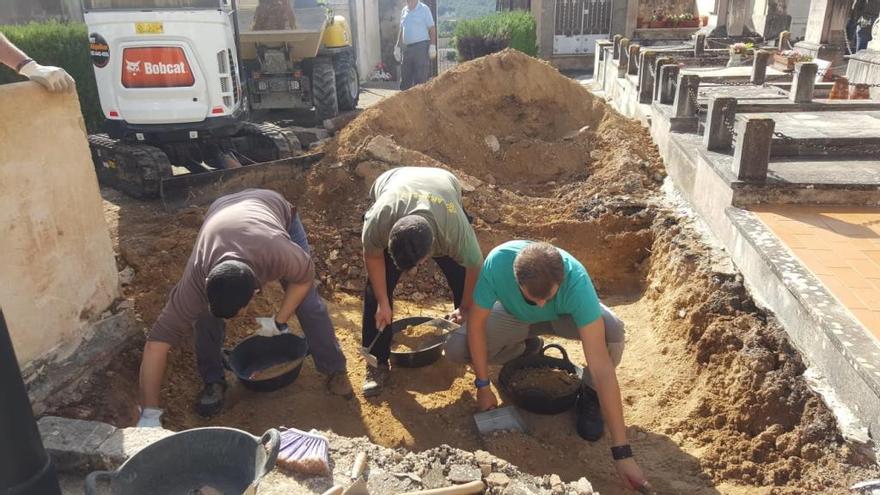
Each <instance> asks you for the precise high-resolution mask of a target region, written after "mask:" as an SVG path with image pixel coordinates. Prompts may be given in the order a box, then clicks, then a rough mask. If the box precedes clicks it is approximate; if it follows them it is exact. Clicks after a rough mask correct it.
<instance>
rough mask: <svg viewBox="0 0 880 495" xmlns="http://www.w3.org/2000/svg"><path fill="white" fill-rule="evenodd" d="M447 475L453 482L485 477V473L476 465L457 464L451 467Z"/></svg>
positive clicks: (459, 482) (465, 481)
mask: <svg viewBox="0 0 880 495" xmlns="http://www.w3.org/2000/svg"><path fill="white" fill-rule="evenodd" d="M446 477H447V478H448V479H449V481H451V482H453V483H458V484H462V483H470V482H471V481H475V480H481V479H483V473H482V472H480V468H478V467H476V466H470V465H467V464H455V465H453V466H452V467H451V468H449V474H448V475H447V476H446Z"/></svg>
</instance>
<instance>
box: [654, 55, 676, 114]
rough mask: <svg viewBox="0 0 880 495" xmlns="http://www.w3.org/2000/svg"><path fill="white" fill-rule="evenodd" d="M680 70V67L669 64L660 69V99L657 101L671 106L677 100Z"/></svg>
mask: <svg viewBox="0 0 880 495" xmlns="http://www.w3.org/2000/svg"><path fill="white" fill-rule="evenodd" d="M679 71H680V69H679V67H678V65H675V64H668V65H664V66H663V67H661V68H660V97H659V98H657V100H658V101H659V102H660V103H662V104H664V105H670V104H672V102H673V101H674V99H675V84H676V81H677V80H678V73H679Z"/></svg>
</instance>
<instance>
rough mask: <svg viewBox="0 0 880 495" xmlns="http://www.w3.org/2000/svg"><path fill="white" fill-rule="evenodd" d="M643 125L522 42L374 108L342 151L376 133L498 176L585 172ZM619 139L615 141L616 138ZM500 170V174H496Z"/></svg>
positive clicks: (343, 138)
mask: <svg viewBox="0 0 880 495" xmlns="http://www.w3.org/2000/svg"><path fill="white" fill-rule="evenodd" d="M622 129H624V130H630V131H633V133H637V132H634V131H636V129H635V128H633V125H632V123H630V122H626V121H625V119H622V118H621V117H620V116H619V115H617V114H615V113H613V112H611V111H610V110H609V107H608V106H607V105H606V104H605V103H604V102H603V101H601V100H600V99H598V98H596V97H594V96H593V95H591V94H590V93H589V92H588V91H587V90H586V89H584V88H583V87H582V86H581V85H579V84H577V83H576V82H574V81H572V80H569V79H567V78H565V77H562V76H561V75H560V74H559V73H558V72H557V71H556V69H554V68H553V67H552V66H550V65H549V64H546V63H543V62H539V61H536V60H535V59H533V58H531V57H528V56H526V55H524V54H522V53H521V52H518V51H516V50H507V51H505V52H502V53H500V54H498V55H495V56H491V57H485V58H482V59H479V60H476V61H474V62H472V63H468V64H463V65H460V66H458V67H456V68H454V69H452V70H450V71H447V72H445V73H444V74H443V76H441V77H439V78H437V79H434V80H433V81H431V82H430V83H428V84H425V85H423V86H420V87H417V88H414V89H412V90H410V91H407V92H406V93H403V94H401V95H398V96H396V97H394V98H389V99H387V100H385V101H383V102H381V103H380V104H378V105H376V106H375V107H373V108H371V109H369V110H367V111H366V112H365V113H364V115H362V116H361V117H360V118H358V119H357V120H356V121H355V122H354V123H352V125H350V126H349V127H347V128H346V129H345V130H344V131H343V132H342V133H341V135H340V138H339V146H340V154H341V155H345V154H346V153H349V152H352V151H354V150H355V149H357V148H358V147H359V146H360V145H362V144H363V143H364V142H365V140H368V139H370V138H372V137H373V136H380V135H385V136H390V137H391V138H393V139H394V141H396V142H397V143H398V144H400V145H401V146H403V147H405V148H408V149H411V150H416V151H420V152H422V153H425V154H427V155H429V156H431V157H433V158H435V159H437V160H439V161H440V162H443V163H445V164H447V165H449V166H451V167H454V168H457V169H460V170H467V171H468V172H469V173H471V174H473V175H475V176H477V177H480V178H482V179H489V177H490V176H491V177H494V179H495V180H497V181H498V183H499V184H510V183H516V182H520V181H532V182H534V181H539V180H540V181H547V180H554V179H556V180H558V179H561V178H563V177H568V176H572V175H579V174H580V175H583V174H585V173H587V172H588V171H589V169H590V168H591V164H592V163H594V162H595V161H596V159H598V158H600V157H601V151H600V152H598V153H596V154H595V155H592V156H591V152H592V151H593V150H596V149H598V148H601V147H602V145H603V144H605V145H607V144H609V143H613V141H615V140H617V141H619V138H620V137H622V136H621V133H620V131H621V130H622ZM612 149H613V146H612ZM490 180H491V179H490Z"/></svg>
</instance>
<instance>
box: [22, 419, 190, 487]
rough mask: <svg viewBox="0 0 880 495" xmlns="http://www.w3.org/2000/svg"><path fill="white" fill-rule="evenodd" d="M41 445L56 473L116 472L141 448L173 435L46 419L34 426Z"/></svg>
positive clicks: (161, 430) (145, 429) (100, 424)
mask: <svg viewBox="0 0 880 495" xmlns="http://www.w3.org/2000/svg"><path fill="white" fill-rule="evenodd" d="M37 427H38V428H39V429H40V435H41V436H42V438H43V445H44V446H45V447H46V452H48V453H49V456H50V457H51V458H52V462H53V464H54V465H55V468H56V469H57V470H58V472H61V473H86V472H89V471H94V470H100V469H102V470H112V469H116V468H117V467H119V466H120V465H122V463H123V462H125V460H126V459H128V458H129V457H131V456H133V455H134V454H136V453H138V452H140V451H141V449H143V448H144V447H146V446H148V445H150V444H152V443H155V442H157V441H159V440H161V439H163V438H165V437H168V436H170V435H173V434H174V432H172V431H170V430H165V429H162V428H122V429H118V428H116V427H114V426H113V425H109V424H107V423H101V422H98V421H83V420H79V419H69V418H60V417H56V416H45V417H43V418H41V419H40V420H39V421H38V422H37Z"/></svg>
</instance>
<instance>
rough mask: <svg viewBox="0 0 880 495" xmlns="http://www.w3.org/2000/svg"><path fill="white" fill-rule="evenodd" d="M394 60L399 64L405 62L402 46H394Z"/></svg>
mask: <svg viewBox="0 0 880 495" xmlns="http://www.w3.org/2000/svg"><path fill="white" fill-rule="evenodd" d="M394 60H397V63H398V64H399V63H400V62H401V61H403V54H401V53H400V45H394Z"/></svg>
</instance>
